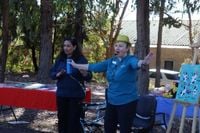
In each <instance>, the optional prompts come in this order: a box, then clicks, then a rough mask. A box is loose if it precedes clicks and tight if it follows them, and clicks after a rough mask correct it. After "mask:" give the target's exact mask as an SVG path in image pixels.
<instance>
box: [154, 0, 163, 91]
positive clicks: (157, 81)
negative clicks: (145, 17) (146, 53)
mask: <svg viewBox="0 0 200 133" xmlns="http://www.w3.org/2000/svg"><path fill="white" fill-rule="evenodd" d="M164 9H165V0H161V7H160V14H159V18H160V20H159V26H158V41H157V51H156V81H155V87H160V68H161V66H160V65H161V45H162V31H163V15H164Z"/></svg>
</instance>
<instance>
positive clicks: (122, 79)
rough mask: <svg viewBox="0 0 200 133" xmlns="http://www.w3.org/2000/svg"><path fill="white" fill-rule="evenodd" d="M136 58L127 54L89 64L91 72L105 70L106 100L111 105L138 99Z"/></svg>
mask: <svg viewBox="0 0 200 133" xmlns="http://www.w3.org/2000/svg"><path fill="white" fill-rule="evenodd" d="M138 61H139V60H138V58H136V57H135V56H132V55H127V56H125V57H124V58H122V59H121V60H119V58H118V57H112V58H109V59H107V60H104V61H102V62H99V63H94V64H89V68H88V69H89V70H90V71H93V72H105V73H106V79H107V80H108V83H109V86H108V89H107V101H108V102H109V103H110V104H113V105H123V104H127V103H129V102H132V101H134V100H137V99H138V90H137V70H138Z"/></svg>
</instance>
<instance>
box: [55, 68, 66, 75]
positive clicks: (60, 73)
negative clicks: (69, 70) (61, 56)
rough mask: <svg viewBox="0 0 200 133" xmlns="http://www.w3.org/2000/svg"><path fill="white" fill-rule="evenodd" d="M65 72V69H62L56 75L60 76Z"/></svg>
mask: <svg viewBox="0 0 200 133" xmlns="http://www.w3.org/2000/svg"><path fill="white" fill-rule="evenodd" d="M64 73H66V71H65V69H61V70H60V72H58V73H57V74H56V77H60V76H62V75H63V74H64Z"/></svg>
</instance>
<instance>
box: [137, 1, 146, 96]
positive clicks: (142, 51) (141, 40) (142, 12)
mask: <svg viewBox="0 0 200 133" xmlns="http://www.w3.org/2000/svg"><path fill="white" fill-rule="evenodd" d="M149 46H150V41H149V0H137V42H136V45H135V55H136V56H138V58H139V59H144V57H145V56H146V55H147V54H148V53H149ZM148 69H149V67H148V66H147V67H145V69H144V70H139V71H138V90H139V93H140V95H145V94H147V93H148V86H149V70H148Z"/></svg>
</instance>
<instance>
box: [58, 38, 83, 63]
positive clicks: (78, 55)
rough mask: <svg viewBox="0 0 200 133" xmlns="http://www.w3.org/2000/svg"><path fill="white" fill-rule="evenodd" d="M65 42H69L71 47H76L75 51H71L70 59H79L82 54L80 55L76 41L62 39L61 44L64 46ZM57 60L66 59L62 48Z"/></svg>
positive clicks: (73, 39)
mask: <svg viewBox="0 0 200 133" xmlns="http://www.w3.org/2000/svg"><path fill="white" fill-rule="evenodd" d="M65 41H69V42H71V43H72V45H73V46H76V49H75V50H74V51H73V53H72V57H71V58H72V59H73V60H74V61H76V60H78V58H79V57H80V56H82V55H83V54H82V51H81V49H80V46H79V45H78V42H77V40H76V39H75V38H64V41H63V44H64V42H65ZM58 58H61V59H66V58H67V55H66V54H65V52H64V49H63V48H62V50H61V52H60V54H59V56H58Z"/></svg>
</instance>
